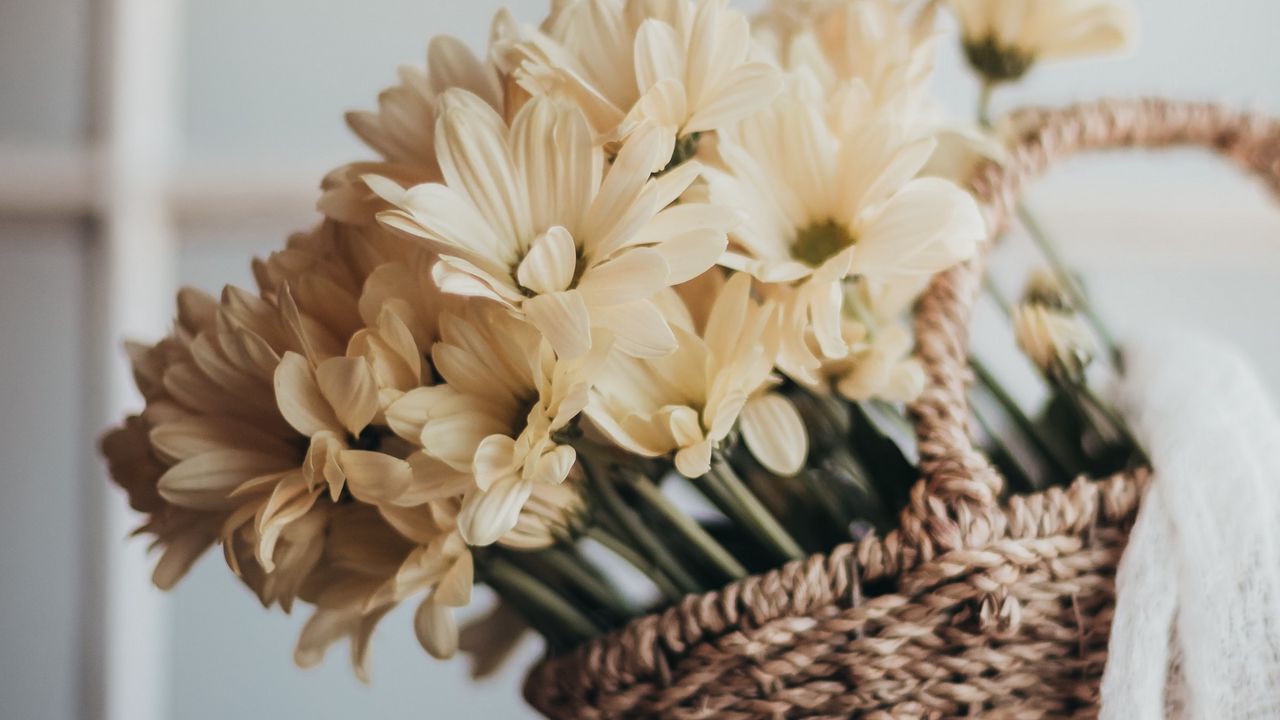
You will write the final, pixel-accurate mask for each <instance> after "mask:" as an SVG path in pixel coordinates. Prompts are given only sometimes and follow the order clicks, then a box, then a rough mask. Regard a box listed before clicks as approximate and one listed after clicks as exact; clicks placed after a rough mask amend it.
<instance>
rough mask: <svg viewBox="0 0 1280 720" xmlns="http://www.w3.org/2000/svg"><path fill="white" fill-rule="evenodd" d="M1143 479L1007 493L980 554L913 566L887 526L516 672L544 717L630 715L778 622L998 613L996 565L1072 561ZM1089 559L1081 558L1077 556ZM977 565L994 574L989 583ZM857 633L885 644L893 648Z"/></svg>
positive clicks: (714, 673)
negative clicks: (870, 588)
mask: <svg viewBox="0 0 1280 720" xmlns="http://www.w3.org/2000/svg"><path fill="white" fill-rule="evenodd" d="M1145 482H1146V478H1145V476H1137V477H1128V476H1116V477H1113V478H1110V479H1109V480H1106V481H1103V482H1088V481H1085V480H1080V481H1077V482H1075V483H1074V484H1072V485H1071V486H1070V487H1069V488H1066V489H1063V488H1052V489H1050V490H1048V491H1046V492H1044V493H1040V494H1038V495H1034V496H1030V497H1016V498H1013V499H1012V500H1011V502H1010V507H1009V512H1008V515H1009V522H1008V523H1005V524H1004V525H1003V533H1002V536H1001V537H999V538H994V539H993V541H992V542H991V543H990V544H989V545H987V546H986V547H983V548H982V549H981V550H957V551H954V552H951V553H947V554H943V555H940V556H938V557H936V558H934V559H933V561H932V562H929V563H919V564H913V563H911V562H910V561H909V560H908V559H906V558H904V557H903V556H902V555H901V550H902V547H901V545H900V544H899V541H898V533H897V532H896V531H895V532H890V533H889V534H888V536H887V537H885V538H884V539H883V540H881V539H879V538H876V537H869V538H866V539H864V540H863V541H862V542H860V543H858V544H856V545H855V544H849V545H841V546H840V547H838V548H836V549H835V550H833V551H832V552H831V553H829V554H827V555H814V556H812V557H810V558H808V559H807V560H802V561H796V562H793V563H789V564H788V565H785V566H783V567H781V568H779V569H777V570H773V571H771V572H768V573H765V574H763V575H757V576H754V577H749V578H746V579H745V580H741V581H738V582H735V583H732V584H730V585H728V586H727V587H725V588H724V589H722V590H719V591H717V592H711V593H706V594H703V595H690V596H688V597H686V598H685V599H684V600H683V601H681V602H680V603H678V604H677V605H675V606H673V607H670V608H668V609H667V610H665V611H663V612H661V613H658V614H655V615H648V616H646V617H643V618H640V619H638V620H636V621H633V622H632V623H630V624H629V625H627V626H626V627H625V628H623V629H622V630H620V631H618V632H617V633H614V634H611V635H608V636H605V637H602V638H599V639H597V640H594V641H591V642H589V643H587V644H586V645H584V646H582V647H580V648H578V649H577V650H575V651H573V652H572V653H570V654H568V655H565V656H562V657H558V658H552V659H548V660H544V661H543V662H541V663H540V664H539V665H538V666H537V667H535V668H534V670H533V672H531V673H530V675H529V677H528V678H527V679H526V681H525V696H526V698H527V699H528V700H529V702H530V703H532V704H533V706H534V707H536V708H538V709H539V710H540V711H542V712H543V713H546V714H547V715H549V716H551V717H559V718H593V717H601V718H603V717H650V716H654V715H646V714H644V713H643V712H640V711H638V710H637V712H636V714H634V715H633V714H631V713H630V712H628V711H627V708H629V707H632V705H633V703H639V702H641V700H640V698H641V697H645V696H649V695H652V694H655V693H656V694H659V695H662V696H663V697H664V698H665V699H663V700H659V701H656V702H657V704H658V705H663V704H664V703H670V704H672V705H675V704H679V702H681V701H683V700H684V699H686V697H685V694H684V693H685V690H681V688H685V689H686V690H687V689H688V688H690V687H692V688H695V689H696V688H702V687H705V686H706V684H707V683H708V682H713V681H714V678H716V677H719V676H720V675H723V674H724V673H725V672H726V670H725V669H724V668H718V669H714V670H708V671H705V672H707V673H710V674H709V675H704V676H699V677H697V678H692V679H691V678H690V676H689V675H687V674H686V673H683V672H682V673H680V674H679V676H673V670H672V668H673V667H674V666H676V665H677V664H678V663H679V662H680V661H681V659H682V658H685V657H686V656H687V655H688V654H689V653H690V652H696V650H697V649H698V648H699V647H700V646H705V645H706V644H707V643H711V642H714V641H717V640H719V641H723V639H724V638H726V637H727V636H731V635H735V636H736V635H738V634H741V633H742V632H743V631H749V630H752V629H758V628H762V627H765V626H767V625H769V624H770V623H772V622H775V621H777V620H779V619H783V618H797V617H798V618H808V617H810V616H812V615H813V614H814V613H819V612H829V611H831V610H832V609H845V610H846V612H845V613H842V614H841V615H840V617H841V618H842V620H841V622H843V623H845V626H844V627H845V628H846V629H847V628H848V627H849V623H852V625H853V626H857V625H863V624H867V623H871V622H873V621H875V622H885V621H886V619H893V618H899V616H901V615H902V613H901V612H899V611H901V610H902V609H904V608H907V606H908V605H909V601H908V598H910V597H911V596H916V595H921V594H926V595H927V594H928V593H929V592H930V591H933V592H938V593H941V595H940V596H939V602H937V603H935V604H936V605H937V606H939V607H940V608H941V607H947V606H952V605H955V604H961V603H963V602H964V601H966V600H975V599H976V600H977V601H978V604H981V603H982V602H987V603H988V604H989V605H992V610H991V612H996V613H997V614H998V612H999V608H998V607H997V606H998V605H999V603H1000V600H999V599H998V596H999V593H998V592H996V591H997V589H998V588H999V587H1000V585H1001V583H1000V582H999V580H998V578H999V572H998V571H999V570H1000V569H1001V568H1007V567H1015V568H1016V567H1033V566H1035V565H1037V564H1042V563H1045V562H1051V563H1068V564H1069V563H1071V562H1073V560H1072V557H1073V556H1074V555H1075V554H1076V553H1080V552H1081V551H1082V550H1083V549H1084V547H1085V546H1084V544H1083V543H1082V540H1081V537H1082V536H1084V535H1086V534H1087V533H1089V532H1090V531H1091V530H1092V529H1093V528H1095V527H1098V526H1100V525H1105V526H1116V525H1120V524H1123V523H1126V522H1128V521H1129V520H1130V519H1131V518H1132V516H1133V514H1134V513H1135V512H1136V510H1137V506H1138V501H1139V499H1140V497H1141V494H1142V490H1143V487H1144V485H1145ZM1094 561H1096V558H1095V557H1090V558H1089V559H1088V561H1087V564H1090V565H1092V564H1094ZM984 572H991V573H993V574H992V575H991V576H989V577H990V579H988V577H984V576H983V575H982V573H984ZM892 577H899V578H900V579H899V593H896V594H892V595H882V596H879V597H872V598H869V599H866V600H865V601H863V602H861V603H859V604H855V603H854V602H853V598H854V597H855V596H856V595H858V594H859V593H860V591H858V590H857V589H858V588H860V587H861V586H862V585H864V584H871V583H875V582H877V581H881V580H885V579H886V578H892ZM956 583H959V584H958V585H957V584H956ZM1044 591H1045V589H1044V588H1041V589H1040V592H1042V593H1043V592H1044ZM980 609H981V608H977V610H980ZM849 613H853V614H852V615H850V614H849ZM907 614H908V615H910V613H907ZM899 619H900V618H899ZM837 624H839V623H837ZM905 631H906V628H900V629H899V631H898V632H899V633H901V632H905ZM890 635H893V633H890ZM865 641H866V643H868V644H871V645H877V644H878V645H880V646H882V649H883V650H886V651H889V650H891V649H892V647H893V646H899V645H901V644H902V643H901V642H898V641H893V640H888V641H877V640H875V639H874V638H866V639H865ZM722 644H723V642H722ZM729 644H732V641H731V642H730V643H729ZM605 697H609V698H611V700H610V701H609V707H608V708H601V707H600V706H599V705H598V703H599V702H600V700H601V699H602V698H605ZM667 709H670V708H667ZM650 711H652V708H650ZM708 717H709V716H708ZM716 717H720V716H718V715H717V716H716Z"/></svg>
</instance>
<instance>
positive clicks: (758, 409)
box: [740, 393, 809, 477]
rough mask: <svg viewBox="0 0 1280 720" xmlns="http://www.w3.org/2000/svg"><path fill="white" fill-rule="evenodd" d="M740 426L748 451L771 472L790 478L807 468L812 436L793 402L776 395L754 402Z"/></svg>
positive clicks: (751, 403) (746, 408)
mask: <svg viewBox="0 0 1280 720" xmlns="http://www.w3.org/2000/svg"><path fill="white" fill-rule="evenodd" d="M740 423H741V424H740V427H741V428H742V440H743V442H745V443H746V444H747V449H749V450H750V451H751V454H752V455H753V456H754V457H755V459H756V460H759V461H760V464H761V465H763V466H764V467H765V469H767V470H768V471H769V472H771V473H773V474H774V475H779V476H782V477H791V476H792V475H795V474H796V473H798V472H800V468H802V467H804V460H805V457H806V456H807V455H808V454H809V435H808V433H806V432H805V429H804V421H803V420H802V419H801V418H800V413H799V412H797V411H796V407H795V405H792V404H791V401H790V400H788V399H787V398H785V397H783V396H782V395H779V394H777V393H766V394H764V395H758V396H756V397H754V398H751V399H750V400H748V401H747V404H746V407H744V408H743V409H742V416H741V419H740Z"/></svg>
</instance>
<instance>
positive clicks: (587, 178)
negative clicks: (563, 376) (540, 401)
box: [367, 90, 737, 358]
mask: <svg viewBox="0 0 1280 720" xmlns="http://www.w3.org/2000/svg"><path fill="white" fill-rule="evenodd" d="M437 136H438V139H437V149H438V150H439V153H440V165H441V169H442V172H443V175H444V178H445V183H444V184H439V183H432V184H426V185H418V186H415V187H412V188H409V189H408V190H405V189H403V188H401V187H400V186H399V185H397V184H395V183H394V182H392V181H390V180H388V179H386V178H379V177H370V178H368V179H367V181H368V182H369V184H370V186H371V187H373V188H374V190H375V191H377V192H378V193H379V194H380V195H381V196H382V197H383V198H385V199H386V200H387V201H389V202H391V203H392V204H393V205H395V206H396V208H397V209H396V210H392V211H387V212H384V213H382V214H380V215H379V218H380V219H381V220H382V222H383V223H385V224H386V225H388V226H390V227H393V228H396V229H399V230H401V231H403V232H406V233H409V234H411V235H414V236H417V237H420V238H422V239H424V240H425V241H426V242H427V244H428V245H429V246H430V247H431V248H433V249H434V250H435V251H437V252H438V253H439V255H440V260H439V262H438V263H437V265H436V266H435V273H434V274H435V279H436V282H437V284H438V285H439V287H440V289H441V290H442V291H444V292H446V293H452V294H457V295H469V296H478V297H484V298H488V299H491V300H494V301H496V302H498V303H501V304H502V305H504V306H506V307H507V308H509V309H510V311H512V312H513V313H515V314H516V315H518V316H520V317H522V318H524V319H527V320H528V321H529V322H531V323H532V324H533V325H535V326H537V328H538V329H539V330H540V331H541V332H542V334H543V335H544V336H545V337H546V338H547V340H549V341H550V342H551V345H552V347H553V348H554V349H555V351H556V354H557V355H559V356H560V357H562V358H576V357H580V356H582V355H583V354H585V353H586V352H587V351H588V350H589V349H590V348H591V334H592V333H591V331H592V328H593V327H595V328H604V329H607V330H610V331H611V332H612V333H613V334H614V335H615V336H616V337H617V341H618V348H619V349H621V350H623V351H624V352H628V353H632V354H636V355H662V354H665V353H668V352H670V351H671V350H673V349H674V347H675V338H674V336H672V334H671V330H670V328H669V327H668V326H667V323H666V321H665V320H664V319H663V318H662V315H661V313H660V312H659V311H658V309H657V307H656V306H654V304H653V303H652V301H651V300H650V298H652V297H653V295H654V294H655V293H656V292H657V291H659V290H661V289H662V288H665V287H668V286H670V285H674V284H676V283H679V282H683V281H685V280H687V279H689V278H692V277H695V276H696V275H698V274H700V273H701V272H703V271H704V270H706V269H707V268H708V267H710V266H711V265H713V264H714V263H715V261H716V259H717V258H718V257H719V255H720V253H721V252H722V251H723V249H724V247H725V232H726V231H727V230H728V229H729V227H731V226H732V225H733V224H734V223H735V222H736V221H737V216H736V215H734V214H733V213H732V212H729V211H727V210H725V209H724V208H719V207H716V206H713V205H706V204H701V203H681V204H679V205H675V206H672V207H667V206H668V205H670V204H671V203H672V202H673V201H674V200H675V199H676V198H677V197H678V196H679V195H680V194H681V193H682V192H684V190H685V189H686V188H688V186H689V184H690V183H691V182H692V181H693V179H694V177H695V176H696V174H697V173H698V172H699V168H698V167H697V166H696V164H694V163H686V164H685V165H684V166H682V167H681V168H679V169H677V170H675V171H672V172H669V173H665V174H663V175H661V176H659V177H656V178H655V177H651V175H652V173H653V171H654V170H655V169H656V168H657V167H659V166H660V165H661V163H662V159H661V157H660V155H661V152H662V151H661V146H662V143H663V141H662V138H661V136H660V133H659V132H657V131H656V130H653V129H651V128H650V129H646V130H642V131H640V132H638V133H637V134H636V135H634V136H633V137H632V139H631V140H630V141H628V142H627V144H626V145H625V146H624V147H623V149H622V150H621V152H620V153H619V154H618V156H617V158H615V159H614V161H613V163H612V165H611V166H610V167H609V169H608V171H607V172H606V171H605V168H604V166H605V162H604V154H603V151H602V150H601V149H600V148H599V147H598V146H596V145H595V144H594V143H593V141H592V137H591V132H590V128H588V127H587V123H586V119H585V117H584V116H583V115H582V113H581V112H580V111H579V110H577V109H576V108H574V107H572V106H569V105H565V104H563V103H559V102H557V101H555V100H552V99H550V98H545V97H542V98H534V99H533V100H531V101H530V102H529V103H527V104H526V105H525V107H524V108H523V109H522V110H521V111H520V112H519V113H518V114H517V115H516V117H515V119H514V121H513V123H512V126H511V127H510V129H508V128H507V127H506V126H505V125H504V124H503V122H502V119H501V118H500V117H498V115H497V114H496V113H495V112H494V111H493V109H492V108H490V107H489V106H487V105H486V104H484V102H482V101H481V100H480V99H479V98H477V97H475V96H474V95H471V94H470V93H466V92H463V91H458V90H450V91H449V92H447V93H446V94H445V97H444V111H443V115H442V117H441V119H440V122H439V124H438V126H437Z"/></svg>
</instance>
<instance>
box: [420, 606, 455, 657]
mask: <svg viewBox="0 0 1280 720" xmlns="http://www.w3.org/2000/svg"><path fill="white" fill-rule="evenodd" d="M413 632H414V633H415V634H416V635H417V636H418V642H419V643H421V644H422V648H423V649H424V650H426V651H427V652H429V653H431V657H433V658H436V659H439V660H446V659H448V658H451V657H453V654H454V653H456V652H457V651H458V623H457V622H456V621H455V620H454V619H453V609H452V608H449V607H446V606H444V605H441V604H440V603H436V602H432V601H431V600H430V599H427V600H423V601H422V604H421V605H419V606H418V610H417V612H415V613H414V614H413Z"/></svg>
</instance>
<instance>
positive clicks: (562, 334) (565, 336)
mask: <svg viewBox="0 0 1280 720" xmlns="http://www.w3.org/2000/svg"><path fill="white" fill-rule="evenodd" d="M521 309H523V310H524V313H525V316H526V317H528V318H529V322H531V323H533V325H534V326H535V327H537V328H538V330H539V331H540V332H541V333H542V336H543V337H545V338H546V339H547V341H548V342H550V343H551V347H552V348H554V349H555V351H556V355H558V356H560V357H561V358H564V359H572V358H577V357H581V356H582V355H584V354H586V352H587V351H588V350H590V349H591V315H590V313H589V312H588V310H587V304H586V302H584V300H583V298H582V293H580V292H578V291H577V290H567V291H565V292H557V293H549V294H546V295H536V296H534V297H531V298H529V299H528V300H525V301H524V304H523V305H521Z"/></svg>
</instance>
